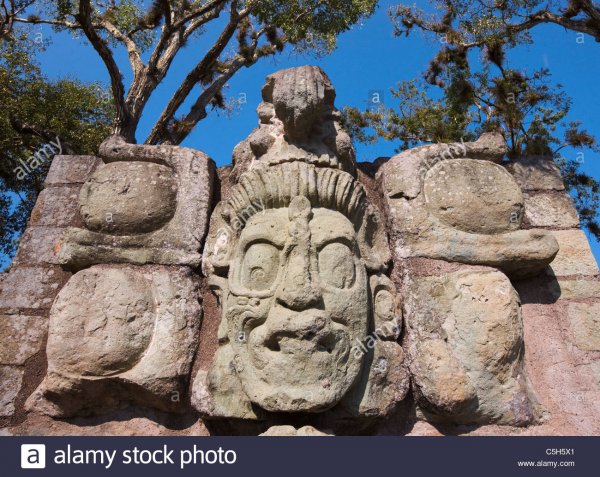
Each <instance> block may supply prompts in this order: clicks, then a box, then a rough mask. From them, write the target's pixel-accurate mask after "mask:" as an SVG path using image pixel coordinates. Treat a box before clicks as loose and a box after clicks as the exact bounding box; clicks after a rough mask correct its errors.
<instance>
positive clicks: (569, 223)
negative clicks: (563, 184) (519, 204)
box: [525, 192, 579, 228]
mask: <svg viewBox="0 0 600 477" xmlns="http://www.w3.org/2000/svg"><path fill="white" fill-rule="evenodd" d="M525 219H526V221H527V223H528V224H529V225H530V226H532V227H560V228H572V227H578V226H579V216H578V215H577V211H576V210H575V207H573V201H572V200H571V198H570V197H569V196H568V195H567V194H565V193H559V192H554V193H547V192H541V193H536V194H526V196H525Z"/></svg>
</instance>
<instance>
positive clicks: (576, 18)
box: [345, 0, 600, 239]
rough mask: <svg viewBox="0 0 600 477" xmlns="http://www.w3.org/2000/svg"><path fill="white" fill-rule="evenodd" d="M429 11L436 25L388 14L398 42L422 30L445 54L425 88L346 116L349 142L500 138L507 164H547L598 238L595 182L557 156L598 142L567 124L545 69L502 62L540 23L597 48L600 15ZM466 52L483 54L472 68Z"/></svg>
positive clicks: (458, 8)
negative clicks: (534, 158)
mask: <svg viewBox="0 0 600 477" xmlns="http://www.w3.org/2000/svg"><path fill="white" fill-rule="evenodd" d="M432 3H435V4H437V5H438V6H439V7H440V9H441V10H442V12H443V13H442V16H441V18H439V19H438V18H436V17H435V16H434V15H430V14H427V13H425V12H424V11H422V10H418V9H416V8H415V7H408V6H405V5H399V6H396V7H394V8H393V9H392V10H391V17H392V20H393V21H394V25H395V29H396V34H397V35H404V34H406V35H408V34H410V33H411V31H412V29H413V28H420V29H422V30H424V31H426V32H429V33H432V34H434V35H436V36H438V37H439V38H440V39H441V40H443V41H442V45H443V46H442V47H441V49H440V51H439V52H438V53H437V55H436V56H435V58H433V60H432V61H431V63H430V65H429V68H428V70H427V71H426V72H425V74H424V79H423V80H421V81H417V80H414V81H408V82H403V83H400V84H398V85H397V87H396V88H395V89H393V90H392V96H393V97H394V98H396V99H397V105H396V106H395V107H391V108H390V107H385V106H380V107H378V108H375V109H371V110H366V111H360V110H358V109H356V108H346V110H345V121H346V124H347V127H348V128H349V129H350V132H351V134H352V135H353V137H355V138H356V139H357V140H359V141H362V142H365V143H372V142H374V141H376V140H377V139H378V138H383V139H385V140H390V141H399V142H400V144H399V147H400V148H401V149H406V148H409V147H413V146H415V145H418V144H421V143H423V142H451V141H458V140H460V139H461V138H462V139H465V140H468V139H473V138H474V137H477V136H478V135H479V134H481V133H482V132H486V131H500V132H502V133H503V135H504V138H505V140H506V143H507V146H508V154H507V159H508V160H514V159H515V158H517V157H519V156H522V155H545V156H552V157H554V159H555V160H556V162H557V164H558V165H559V167H560V168H561V171H562V173H563V177H564V179H565V183H566V187H567V189H568V190H569V192H571V195H572V196H573V198H574V201H575V206H576V208H577V210H578V212H579V215H580V219H581V222H582V224H583V225H584V226H585V227H586V228H587V229H588V230H589V231H590V232H591V233H592V234H593V235H594V236H595V237H596V238H598V239H600V225H599V222H598V211H599V208H600V183H599V182H598V181H596V180H595V179H594V178H592V177H590V176H589V175H587V174H585V173H583V172H581V170H580V163H579V162H578V161H577V159H572V158H571V159H567V158H565V157H563V156H562V155H561V152H563V150H564V149H565V148H568V147H570V148H575V149H577V150H580V151H585V150H588V151H592V152H600V147H599V146H598V144H597V141H596V139H595V138H594V137H593V136H592V135H591V134H589V133H588V132H587V131H585V130H584V129H582V128H581V124H580V123H579V122H577V121H567V119H566V118H567V115H568V113H569V110H570V107H571V99H570V98H568V97H567V96H566V95H565V94H564V91H563V90H562V87H561V86H560V85H552V84H551V83H550V82H549V77H550V72H549V71H548V70H546V69H542V70H539V71H535V72H533V73H526V72H523V71H519V70H516V69H513V68H510V66H509V65H508V61H507V54H506V50H508V49H510V48H512V47H514V46H516V45H518V44H521V43H526V42H529V41H531V37H530V36H529V34H528V33H529V30H530V29H532V28H534V27H535V26H536V25H538V24H540V23H558V24H561V25H563V26H566V27H567V28H572V29H574V30H577V31H581V32H584V33H586V34H592V35H594V37H595V38H596V39H597V40H598V39H600V23H598V19H599V18H600V17H599V13H600V12H599V10H598V8H597V7H595V6H593V5H592V3H591V2H588V1H585V0H584V1H580V2H577V1H571V2H569V5H568V6H567V7H566V8H565V9H564V10H562V11H560V12H558V13H557V12H554V13H553V12H551V11H550V8H551V7H552V6H553V2H550V3H548V2H540V1H536V0H533V1H532V0H525V1H523V0H512V1H506V0H501V1H496V0H494V1H485V0H445V1H442V2H432ZM540 5H543V7H540ZM474 49H477V50H480V51H481V52H482V53H483V55H482V56H483V59H482V61H481V62H480V63H478V64H477V65H476V66H477V68H474V67H473V66H474V65H472V64H471V62H472V60H471V61H470V59H471V58H472V57H473V56H472V55H471V56H469V51H470V50H474ZM432 87H438V88H441V92H442V96H441V97H440V98H439V99H433V96H435V95H433V94H431V88H432Z"/></svg>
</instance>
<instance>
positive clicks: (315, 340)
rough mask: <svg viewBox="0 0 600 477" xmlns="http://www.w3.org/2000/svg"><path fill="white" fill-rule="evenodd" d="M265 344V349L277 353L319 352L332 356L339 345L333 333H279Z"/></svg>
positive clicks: (269, 338) (273, 335) (271, 336)
mask: <svg viewBox="0 0 600 477" xmlns="http://www.w3.org/2000/svg"><path fill="white" fill-rule="evenodd" d="M263 344H264V346H265V348H267V349H269V350H270V351H272V352H275V353H284V354H300V353H301V354H306V353H313V352H319V353H328V354H331V353H333V351H334V350H335V348H336V346H337V344H338V337H337V336H336V335H335V333H333V332H331V331H319V332H315V331H312V330H308V331H305V332H290V331H279V332H275V333H273V334H271V335H270V336H269V337H268V338H267V339H266V340H265V341H264V343H263Z"/></svg>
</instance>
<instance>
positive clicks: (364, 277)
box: [192, 67, 408, 420]
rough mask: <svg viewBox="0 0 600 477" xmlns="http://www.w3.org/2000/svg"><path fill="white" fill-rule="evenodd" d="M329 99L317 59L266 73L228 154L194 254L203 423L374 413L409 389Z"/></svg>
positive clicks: (376, 225) (374, 245) (380, 239)
mask: <svg viewBox="0 0 600 477" xmlns="http://www.w3.org/2000/svg"><path fill="white" fill-rule="evenodd" d="M334 98H335V93H334V91H333V88H332V86H331V83H330V82H329V79H328V78H327V76H326V75H325V74H324V73H323V72H322V71H321V70H320V69H319V68H314V67H301V68H293V69H290V70H284V71H281V72H278V73H275V74H273V75H271V76H269V77H268V79H267V84H266V85H265V87H264V88H263V99H264V102H263V103H262V104H261V105H260V106H259V108H258V112H259V117H260V120H261V125H260V127H259V128H258V129H257V130H255V131H254V132H253V133H252V134H251V135H250V137H249V138H248V140H246V141H245V142H244V143H242V144H241V145H240V146H238V147H237V148H236V152H234V161H235V167H234V171H233V174H232V178H233V180H234V182H235V184H234V185H233V187H232V188H231V190H230V192H229V194H228V198H227V199H226V200H225V201H223V202H221V203H220V204H218V205H217V207H216V209H215V211H214V212H213V216H212V218H211V225H210V230H209V236H208V239H207V243H206V246H205V249H204V256H203V270H204V273H205V274H206V275H208V277H209V283H210V284H211V286H212V287H213V289H214V290H215V291H216V292H217V294H218V296H219V297H220V304H221V307H222V320H221V325H220V328H219V349H218V350H217V353H216V355H215V357H214V360H213V365H212V367H211V369H210V370H209V371H208V372H205V371H200V372H199V373H198V375H197V376H196V379H195V382H194V389H193V397H192V402H193V404H194V405H195V406H196V408H197V409H198V410H199V411H200V412H201V413H202V414H203V415H204V416H205V417H207V418H232V419H240V418H242V419H253V420H256V419H258V420H261V419H266V418H267V415H268V413H281V412H287V413H313V414H314V413H326V416H329V418H330V419H333V420H336V419H347V418H357V417H363V418H364V417H378V416H381V415H385V414H386V413H388V412H390V411H391V409H393V407H394V406H395V404H397V403H398V402H399V401H400V400H402V399H403V397H404V395H405V393H406V391H407V387H408V377H407V374H406V370H405V367H404V360H403V353H402V350H401V348H400V346H399V344H398V343H396V342H395V340H396V339H397V338H398V335H399V329H400V327H401V317H400V316H399V315H398V310H399V308H398V306H397V305H398V304H397V299H396V294H395V288H394V286H393V284H392V283H391V281H390V280H389V278H388V277H386V276H385V275H384V274H383V273H384V272H385V271H386V270H387V265H388V263H389V257H390V255H389V248H388V245H387V237H386V234H385V230H384V227H383V222H382V220H381V219H380V215H379V212H378V211H377V209H375V208H374V207H373V206H372V205H370V204H369V203H368V200H367V196H366V193H365V190H364V188H363V187H362V185H361V184H360V183H359V182H358V181H357V179H356V178H355V163H354V152H353V150H352V146H351V143H348V144H349V146H348V145H346V144H345V143H344V141H345V140H346V139H348V141H349V138H347V135H346V134H345V133H344V132H343V131H341V129H340V128H339V123H338V117H337V115H336V111H335V109H334V106H333V100H334ZM346 146H348V147H346ZM245 147H248V150H247V151H246V152H247V156H243V154H241V153H240V151H244V149H243V148H245ZM376 326H377V327H378V330H377V333H376V334H374V333H375V331H376V330H375V327H376ZM379 328H381V329H379ZM369 338H372V343H370V345H369V346H368V347H367V346H365V343H366V342H367V341H368V339H369ZM392 379H394V380H396V382H395V383H394V385H395V387H394V388H393V390H392V388H391V386H392V384H391V380H392ZM388 386H390V388H389V390H388V389H387V388H388Z"/></svg>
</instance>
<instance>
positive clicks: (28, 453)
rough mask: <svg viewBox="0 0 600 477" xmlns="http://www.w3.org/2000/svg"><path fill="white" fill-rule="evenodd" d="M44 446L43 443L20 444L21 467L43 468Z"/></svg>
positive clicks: (44, 463) (44, 465)
mask: <svg viewBox="0 0 600 477" xmlns="http://www.w3.org/2000/svg"><path fill="white" fill-rule="evenodd" d="M45 468H46V446H45V445H44V444H22V445H21V469H45Z"/></svg>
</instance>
